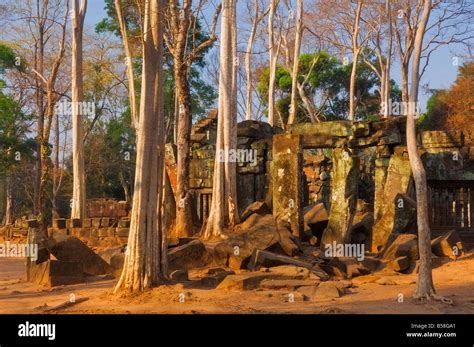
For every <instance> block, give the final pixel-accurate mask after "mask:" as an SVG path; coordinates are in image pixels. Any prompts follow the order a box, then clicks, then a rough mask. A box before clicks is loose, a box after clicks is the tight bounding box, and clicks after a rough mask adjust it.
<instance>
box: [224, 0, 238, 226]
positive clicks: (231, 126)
mask: <svg viewBox="0 0 474 347" xmlns="http://www.w3.org/2000/svg"><path fill="white" fill-rule="evenodd" d="M231 7H232V12H231V23H230V33H231V47H232V49H231V62H232V65H231V66H232V89H231V95H230V102H231V108H230V111H229V113H228V114H226V116H227V117H226V120H227V119H228V122H227V121H225V122H224V150H225V151H227V152H229V151H233V150H236V149H237V69H238V66H239V64H238V58H237V0H231ZM225 184H226V186H225V191H226V194H228V196H227V202H226V203H227V214H228V225H229V227H233V226H234V225H235V224H238V223H239V221H240V218H239V211H238V209H237V163H236V161H235V160H226V162H225Z"/></svg>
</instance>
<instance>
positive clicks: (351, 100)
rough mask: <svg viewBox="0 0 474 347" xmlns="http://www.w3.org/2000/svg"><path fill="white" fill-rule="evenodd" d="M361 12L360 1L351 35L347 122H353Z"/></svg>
mask: <svg viewBox="0 0 474 347" xmlns="http://www.w3.org/2000/svg"><path fill="white" fill-rule="evenodd" d="M361 12H362V1H360V0H358V1H357V9H356V16H355V20H354V31H353V33H352V70H351V80H350V85H349V120H350V121H351V122H354V121H355V112H356V103H355V82H356V77H357V63H358V61H359V53H360V48H359V44H358V37H359V31H360V17H361Z"/></svg>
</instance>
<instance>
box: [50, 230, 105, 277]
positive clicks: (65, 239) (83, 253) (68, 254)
mask: <svg viewBox="0 0 474 347" xmlns="http://www.w3.org/2000/svg"><path fill="white" fill-rule="evenodd" d="M47 248H48V251H49V252H51V254H53V255H54V256H55V257H56V259H58V260H61V261H69V262H78V263H80V264H82V267H83V271H84V273H85V274H88V275H102V274H106V273H108V272H110V270H111V268H110V265H109V264H107V262H106V261H105V260H103V259H102V258H101V257H100V256H99V255H97V254H96V253H94V251H92V250H91V249H90V248H89V247H88V246H87V245H86V244H85V243H83V242H82V241H81V240H79V239H78V238H76V237H74V236H65V235H54V236H53V237H51V238H50V239H49V240H48V242H47Z"/></svg>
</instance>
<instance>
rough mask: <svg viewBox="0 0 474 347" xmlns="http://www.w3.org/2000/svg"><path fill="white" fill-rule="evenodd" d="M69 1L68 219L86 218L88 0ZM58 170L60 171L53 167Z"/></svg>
mask: <svg viewBox="0 0 474 347" xmlns="http://www.w3.org/2000/svg"><path fill="white" fill-rule="evenodd" d="M78 1H79V0H73V2H72V13H73V18H72V65H71V96H72V169H73V187H72V210H71V218H77V219H82V218H86V187H85V171H84V141H83V138H84V134H83V127H84V122H83V115H82V109H83V108H82V107H79V104H80V103H81V102H83V101H84V83H83V78H82V74H83V69H82V32H83V28H84V17H85V14H86V10H87V0H81V7H80V9H79V4H78ZM55 169H56V170H59V168H55Z"/></svg>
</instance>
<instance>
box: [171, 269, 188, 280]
mask: <svg viewBox="0 0 474 347" xmlns="http://www.w3.org/2000/svg"><path fill="white" fill-rule="evenodd" d="M170 279H171V280H173V281H178V282H184V281H189V275H188V270H175V271H172V272H171V274H170Z"/></svg>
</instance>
